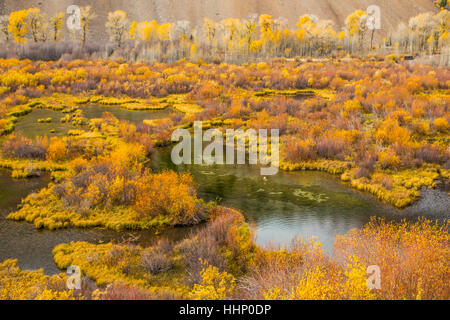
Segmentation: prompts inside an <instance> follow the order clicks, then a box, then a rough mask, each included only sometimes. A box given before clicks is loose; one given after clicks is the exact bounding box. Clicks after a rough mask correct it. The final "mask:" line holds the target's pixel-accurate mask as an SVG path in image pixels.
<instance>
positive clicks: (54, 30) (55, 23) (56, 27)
mask: <svg viewBox="0 0 450 320" xmlns="http://www.w3.org/2000/svg"><path fill="white" fill-rule="evenodd" d="M63 19H64V12H59V13H57V14H55V15H54V16H53V17H51V18H50V28H49V29H50V38H51V39H52V40H53V41H55V42H56V41H59V40H60V39H61V29H62V26H63Z"/></svg>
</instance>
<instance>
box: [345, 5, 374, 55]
mask: <svg viewBox="0 0 450 320" xmlns="http://www.w3.org/2000/svg"><path fill="white" fill-rule="evenodd" d="M366 23H367V12H365V11H363V10H356V11H355V12H353V13H351V14H350V15H348V16H347V19H346V20H345V24H346V26H347V31H348V34H349V36H350V38H351V39H355V38H357V39H358V44H359V50H360V51H362V49H363V41H364V36H365V34H366V32H367V30H368V28H367V24H366Z"/></svg>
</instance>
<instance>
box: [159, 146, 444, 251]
mask: <svg viewBox="0 0 450 320" xmlns="http://www.w3.org/2000/svg"><path fill="white" fill-rule="evenodd" d="M153 159H154V161H153V163H154V165H153V169H154V170H156V171H160V170H164V169H172V170H175V171H178V172H190V173H191V174H192V175H193V177H194V179H195V181H196V182H197V184H198V188H199V195H200V197H202V198H204V199H205V200H208V201H212V200H213V201H218V202H219V203H220V204H223V205H224V206H229V207H233V208H236V209H239V210H241V211H242V212H243V213H244V215H245V217H246V218H247V220H248V221H249V222H251V223H253V224H254V225H255V226H256V228H257V242H258V243H259V244H261V245H269V244H270V245H275V246H276V245H278V244H283V245H286V244H289V243H290V241H291V239H293V238H294V237H299V236H300V237H306V238H308V237H317V239H318V240H319V241H321V242H322V243H323V245H324V248H325V250H326V251H327V252H328V253H332V248H333V243H334V240H335V236H336V235H337V234H345V233H347V232H348V231H349V230H351V229H354V228H361V227H362V226H364V225H365V224H366V223H367V222H369V220H370V218H371V217H372V216H377V217H384V218H386V220H388V221H391V220H395V221H400V220H402V219H407V220H411V221H417V219H418V217H421V216H425V217H427V218H429V219H432V220H441V219H443V218H448V217H450V211H449V209H448V208H450V198H449V196H448V193H447V192H448V190H424V191H423V192H422V199H421V200H420V201H419V202H418V203H416V204H415V205H413V206H412V207H410V208H408V209H405V210H397V209H395V208H393V207H391V206H388V205H385V204H383V203H381V202H379V201H378V200H377V199H376V198H375V197H373V196H372V195H370V194H366V193H362V192H359V191H356V190H353V189H351V188H350V187H349V186H347V185H345V184H343V183H342V182H341V181H340V179H339V178H338V177H337V176H333V175H330V174H327V173H322V172H308V171H300V172H281V171H280V172H279V173H278V174H277V175H275V176H272V177H267V180H265V179H264V178H263V177H262V176H261V175H260V168H259V167H258V166H251V165H233V166H230V165H213V166H206V165H205V166H201V165H181V166H178V167H177V166H175V165H173V164H172V162H171V159H170V150H169V149H166V150H163V151H160V152H158V153H157V154H155V155H154V157H153Z"/></svg>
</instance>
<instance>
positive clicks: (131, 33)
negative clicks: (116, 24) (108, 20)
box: [128, 20, 138, 40]
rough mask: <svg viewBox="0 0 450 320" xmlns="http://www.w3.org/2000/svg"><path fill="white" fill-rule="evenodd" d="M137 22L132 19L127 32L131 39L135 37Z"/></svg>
mask: <svg viewBox="0 0 450 320" xmlns="http://www.w3.org/2000/svg"><path fill="white" fill-rule="evenodd" d="M137 27H138V23H137V22H136V21H134V20H133V22H132V23H131V24H130V30H129V32H128V34H129V37H130V39H131V40H135V39H136V32H137Z"/></svg>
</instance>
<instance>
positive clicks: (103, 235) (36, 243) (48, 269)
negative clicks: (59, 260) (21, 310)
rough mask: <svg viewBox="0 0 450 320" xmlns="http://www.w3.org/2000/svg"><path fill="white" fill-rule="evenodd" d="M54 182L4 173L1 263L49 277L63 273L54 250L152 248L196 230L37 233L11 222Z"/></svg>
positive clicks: (0, 188)
mask: <svg viewBox="0 0 450 320" xmlns="http://www.w3.org/2000/svg"><path fill="white" fill-rule="evenodd" d="M49 182H50V178H49V176H47V175H43V176H42V177H39V178H33V179H28V180H14V179H12V178H11V172H10V171H7V170H2V169H0V262H2V261H4V260H6V259H18V260H19V266H20V267H21V268H23V269H27V270H35V269H40V268H43V269H44V271H45V273H46V274H55V273H59V272H60V271H59V270H58V268H57V267H56V265H55V263H54V262H53V257H52V250H53V248H54V247H55V246H57V245H58V244H61V243H70V242H71V241H88V242H91V243H98V242H108V241H111V240H114V241H116V242H122V241H125V240H127V239H130V238H132V239H137V241H138V242H139V243H140V244H142V245H144V246H145V245H150V244H152V243H153V242H154V241H156V240H157V239H159V237H166V238H168V239H170V240H172V241H178V240H181V239H184V238H185V237H187V236H188V235H189V234H190V233H191V232H192V231H194V229H187V228H180V229H178V228H177V229H171V230H167V231H164V232H161V233H160V234H159V235H156V234H155V232H153V231H146V232H138V233H137V232H134V233H128V232H125V233H118V232H112V231H106V230H84V229H67V230H58V231H48V230H36V228H35V226H34V225H33V224H29V223H26V222H15V221H10V220H7V219H6V217H7V216H8V214H9V213H10V212H12V211H14V210H16V209H17V205H19V204H20V202H21V199H22V198H25V197H26V196H27V195H29V194H30V193H33V192H35V191H38V190H40V189H42V188H44V187H46V186H47V184H48V183H49Z"/></svg>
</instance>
